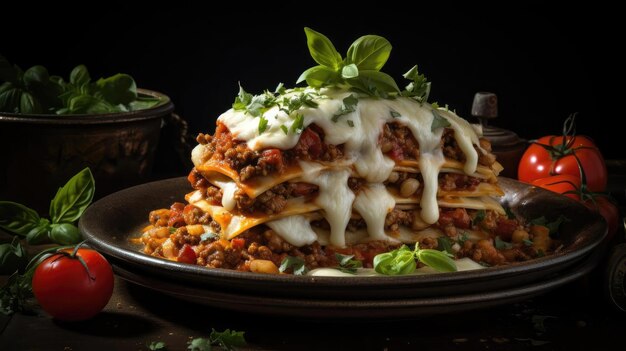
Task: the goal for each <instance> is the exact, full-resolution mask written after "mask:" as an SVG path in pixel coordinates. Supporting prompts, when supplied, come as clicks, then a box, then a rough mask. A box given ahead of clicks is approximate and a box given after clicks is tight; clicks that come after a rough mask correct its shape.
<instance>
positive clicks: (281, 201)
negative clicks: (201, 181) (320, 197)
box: [205, 182, 318, 214]
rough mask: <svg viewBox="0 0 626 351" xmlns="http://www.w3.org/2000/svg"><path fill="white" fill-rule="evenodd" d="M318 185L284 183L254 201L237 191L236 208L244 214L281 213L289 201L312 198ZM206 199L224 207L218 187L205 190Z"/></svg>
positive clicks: (240, 190) (239, 190)
mask: <svg viewBox="0 0 626 351" xmlns="http://www.w3.org/2000/svg"><path fill="white" fill-rule="evenodd" d="M317 191H318V187H317V185H313V184H308V183H303V182H295V183H282V184H278V185H276V186H275V187H273V188H271V189H269V190H267V191H265V192H264V193H262V194H261V195H259V196H257V197H256V198H254V199H252V198H250V197H249V196H248V194H246V192H245V191H243V190H242V189H237V190H236V191H235V194H234V198H235V207H236V209H237V211H240V212H243V213H254V212H263V213H265V214H274V213H279V212H281V211H282V210H283V209H284V208H285V206H286V205H287V200H289V199H291V198H294V197H301V196H305V197H306V196H312V195H314V194H315V193H317ZM205 194H206V195H205V199H206V200H207V201H208V202H210V203H211V204H213V205H215V206H221V205H222V196H223V191H222V189H220V188H218V187H216V186H213V185H211V186H209V187H208V188H206V189H205Z"/></svg>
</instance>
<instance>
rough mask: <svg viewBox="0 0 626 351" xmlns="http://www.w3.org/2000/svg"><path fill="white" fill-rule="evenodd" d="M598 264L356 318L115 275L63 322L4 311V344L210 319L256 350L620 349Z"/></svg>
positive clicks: (65, 340) (162, 329) (166, 336)
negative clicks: (574, 277) (570, 274)
mask: <svg viewBox="0 0 626 351" xmlns="http://www.w3.org/2000/svg"><path fill="white" fill-rule="evenodd" d="M599 287H600V272H599V271H596V272H594V273H592V274H591V276H589V277H587V278H585V279H582V280H579V281H577V282H574V283H571V284H569V285H566V286H563V287H562V288H559V289H558V290H555V291H552V292H549V293H547V294H545V295H543V296H540V297H537V298H535V299H533V300H527V301H524V302H522V303H517V304H512V305H509V306H501V307H497V308H493V309H488V310H481V311H473V312H466V313H461V314H451V315H440V316H433V317H422V318H417V319H413V320H403V321H378V322H377V321H372V320H357V321H349V322H333V321H307V320H301V319H291V318H278V317H266V316H257V315H251V314H243V313H233V312H229V311H225V310H221V309H216V308H211V307H205V306H201V305H196V304H192V303H188V302H184V301H178V300H175V299H172V298H170V297H168V296H165V295H162V294H160V293H157V292H154V291H152V290H149V289H146V288H142V287H139V286H135V285H133V284H131V283H128V282H126V281H123V280H122V279H120V278H116V281H115V291H114V294H113V297H112V299H111V301H110V302H109V304H108V305H107V307H106V309H105V310H104V312H102V313H101V314H99V315H98V316H97V317H95V318H94V319H92V320H89V321H85V322H79V323H64V322H59V321H55V320H53V319H51V318H50V317H48V316H46V315H45V314H44V313H43V312H40V314H39V315H33V316H29V315H23V314H16V315H14V316H12V317H11V318H8V317H0V331H1V334H0V350H3V351H5V350H6V351H8V350H74V351H77V350H94V351H95V350H107V351H110V350H120V351H123V350H147V349H148V348H147V347H146V346H145V344H146V343H150V342H151V341H164V342H165V343H166V344H167V345H168V350H185V349H186V347H187V342H188V341H189V340H190V339H191V338H195V337H201V336H204V337H207V336H208V334H209V333H210V330H211V328H215V329H217V330H220V331H221V330H224V329H226V328H229V329H234V330H238V331H245V332H246V338H247V340H248V343H249V345H248V347H247V348H244V349H250V350H353V349H356V350H416V349H419V350H432V349H435V348H436V349H438V350H448V349H454V350H498V349H504V350H527V349H529V348H532V349H537V350H591V349H593V350H604V349H619V348H620V347H618V345H619V343H620V342H621V338H620V337H621V336H622V335H623V333H624V331H626V314H622V313H618V312H616V311H614V310H612V309H611V308H610V307H609V306H608V305H607V304H606V303H605V302H604V300H603V298H602V296H601V291H600V290H601V289H599Z"/></svg>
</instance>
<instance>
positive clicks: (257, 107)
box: [246, 94, 267, 117]
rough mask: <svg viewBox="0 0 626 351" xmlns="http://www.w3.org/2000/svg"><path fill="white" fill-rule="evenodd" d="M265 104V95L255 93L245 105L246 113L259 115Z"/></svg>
mask: <svg viewBox="0 0 626 351" xmlns="http://www.w3.org/2000/svg"><path fill="white" fill-rule="evenodd" d="M266 104H267V97H266V96H265V95H263V94H261V95H255V96H253V97H252V100H250V103H249V104H248V105H247V106H246V113H247V114H249V115H251V116H253V117H259V116H260V115H261V114H263V112H264V111H265V109H266V108H265V106H266Z"/></svg>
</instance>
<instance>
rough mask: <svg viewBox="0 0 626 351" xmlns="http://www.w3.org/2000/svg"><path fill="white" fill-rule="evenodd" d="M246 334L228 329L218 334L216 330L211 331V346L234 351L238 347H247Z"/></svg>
mask: <svg viewBox="0 0 626 351" xmlns="http://www.w3.org/2000/svg"><path fill="white" fill-rule="evenodd" d="M244 334H245V332H240V331H235V330H230V329H226V330H224V331H223V332H218V331H217V330H215V329H211V335H209V340H211V344H213V345H217V346H219V347H221V348H222V349H224V350H228V351H232V350H235V348H236V347H242V346H246V338H245V336H244Z"/></svg>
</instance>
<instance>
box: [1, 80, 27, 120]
mask: <svg viewBox="0 0 626 351" xmlns="http://www.w3.org/2000/svg"><path fill="white" fill-rule="evenodd" d="M1 87H2V88H1V89H0V111H3V112H10V113H19V112H20V99H21V96H22V90H21V89H19V88H17V87H15V86H13V84H11V83H4V84H2V86H1Z"/></svg>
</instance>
